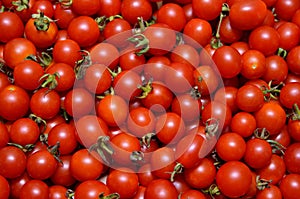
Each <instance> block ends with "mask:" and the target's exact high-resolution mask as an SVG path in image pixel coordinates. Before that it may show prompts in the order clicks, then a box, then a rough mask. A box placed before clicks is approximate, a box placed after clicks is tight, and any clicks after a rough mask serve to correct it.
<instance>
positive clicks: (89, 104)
mask: <svg viewBox="0 0 300 199" xmlns="http://www.w3.org/2000/svg"><path fill="white" fill-rule="evenodd" d="M94 104H95V101H94V99H93V96H92V95H91V93H90V92H89V91H87V90H86V89H84V88H73V89H72V90H70V91H69V92H68V93H67V94H66V96H65V99H64V108H65V110H66V112H67V113H68V114H69V115H70V116H72V117H74V118H80V117H82V116H84V115H87V114H89V113H90V112H91V111H92V110H93V108H94Z"/></svg>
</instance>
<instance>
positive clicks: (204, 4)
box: [192, 0, 223, 21]
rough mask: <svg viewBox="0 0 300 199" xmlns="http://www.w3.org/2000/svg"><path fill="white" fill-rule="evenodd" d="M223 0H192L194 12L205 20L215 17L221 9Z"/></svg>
mask: <svg viewBox="0 0 300 199" xmlns="http://www.w3.org/2000/svg"><path fill="white" fill-rule="evenodd" d="M222 4H223V0H209V1H207V0H192V7H193V12H194V14H195V15H196V16H197V17H199V18H200V19H204V20H207V21H210V20H213V19H215V18H217V17H218V16H219V14H220V12H221V11H222Z"/></svg>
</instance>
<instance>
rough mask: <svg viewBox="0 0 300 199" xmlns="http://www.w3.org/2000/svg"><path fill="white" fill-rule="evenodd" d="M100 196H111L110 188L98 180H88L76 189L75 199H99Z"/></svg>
mask: <svg viewBox="0 0 300 199" xmlns="http://www.w3.org/2000/svg"><path fill="white" fill-rule="evenodd" d="M100 194H103V195H104V196H107V195H108V194H110V190H109V188H108V187H107V186H106V185H105V184H104V183H103V182H100V181H98V180H86V181H84V182H81V183H80V184H79V185H78V186H77V187H76V189H75V194H74V197H76V198H78V199H95V198H99V195H100Z"/></svg>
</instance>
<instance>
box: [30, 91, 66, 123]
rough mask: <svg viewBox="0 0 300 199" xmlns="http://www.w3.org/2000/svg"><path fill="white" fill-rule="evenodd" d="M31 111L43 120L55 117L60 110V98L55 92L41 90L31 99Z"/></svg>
mask: <svg viewBox="0 0 300 199" xmlns="http://www.w3.org/2000/svg"><path fill="white" fill-rule="evenodd" d="M30 110H31V112H32V113H33V114H35V115H36V116H38V117H41V118H43V119H51V118H53V117H55V116H56V115H57V114H58V112H59V110H60V96H59V94H58V93H57V92H56V91H55V90H51V91H49V90H48V88H41V89H39V90H38V91H37V92H35V93H34V94H33V95H32V97H31V99H30Z"/></svg>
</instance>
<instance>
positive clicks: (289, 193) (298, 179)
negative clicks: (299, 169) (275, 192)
mask: <svg viewBox="0 0 300 199" xmlns="http://www.w3.org/2000/svg"><path fill="white" fill-rule="evenodd" d="M279 188H280V191H281V193H282V196H283V198H289V199H296V198H297V197H298V196H297V195H296V194H295V193H298V192H299V191H300V175H299V174H294V173H292V174H287V175H286V176H285V177H284V178H283V179H282V180H281V182H280V184H279Z"/></svg>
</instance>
